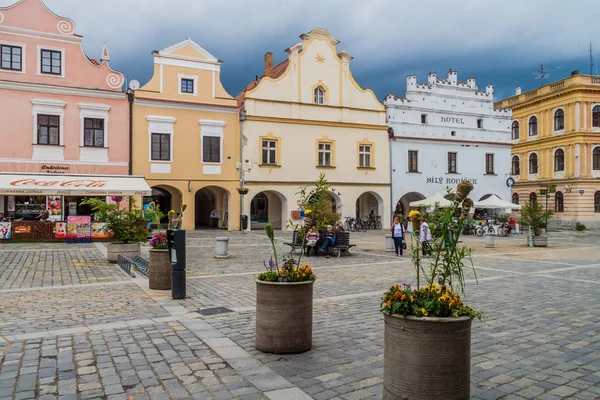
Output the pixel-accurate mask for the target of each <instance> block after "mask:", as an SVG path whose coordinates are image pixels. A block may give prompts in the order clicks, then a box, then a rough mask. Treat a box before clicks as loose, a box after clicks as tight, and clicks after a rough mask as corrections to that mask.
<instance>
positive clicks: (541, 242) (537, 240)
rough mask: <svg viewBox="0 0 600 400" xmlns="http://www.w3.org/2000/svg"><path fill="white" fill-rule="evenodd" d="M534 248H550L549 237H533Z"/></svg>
mask: <svg viewBox="0 0 600 400" xmlns="http://www.w3.org/2000/svg"><path fill="white" fill-rule="evenodd" d="M533 247H548V237H547V236H534V237H533Z"/></svg>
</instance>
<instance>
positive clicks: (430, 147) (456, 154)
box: [384, 70, 511, 216]
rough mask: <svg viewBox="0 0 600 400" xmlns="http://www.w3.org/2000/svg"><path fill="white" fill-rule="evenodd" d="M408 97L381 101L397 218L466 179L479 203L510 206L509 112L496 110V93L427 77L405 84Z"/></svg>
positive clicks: (471, 83) (451, 76) (454, 77)
mask: <svg viewBox="0 0 600 400" xmlns="http://www.w3.org/2000/svg"><path fill="white" fill-rule="evenodd" d="M406 87H407V89H406V97H397V96H394V95H388V96H387V97H386V99H385V101H384V103H385V107H386V111H387V121H388V125H389V126H390V128H391V129H390V142H391V153H392V197H393V201H394V205H395V206H396V213H397V214H403V215H404V216H406V215H408V211H409V204H410V202H412V201H417V200H422V199H425V198H427V197H429V196H432V195H434V194H435V193H442V194H445V188H446V187H448V186H455V185H456V184H458V183H459V182H460V181H461V180H464V179H467V180H469V181H471V182H472V183H473V185H474V191H473V198H474V199H475V200H476V201H477V200H480V199H483V198H486V197H488V196H489V195H492V194H495V195H497V196H499V197H500V198H502V199H503V200H506V201H510V188H509V187H508V185H507V183H506V182H507V179H508V178H509V177H510V149H511V142H510V124H511V113H510V110H500V109H494V106H493V98H494V88H493V86H492V85H487V86H486V88H485V91H481V90H479V89H478V88H477V85H476V81H475V79H473V78H469V79H468V80H467V82H459V81H458V74H457V72H456V71H454V70H450V71H449V73H448V78H447V79H442V78H439V77H438V76H437V75H436V74H435V73H429V75H428V80H427V83H418V82H417V77H416V75H409V76H408V77H407V81H406Z"/></svg>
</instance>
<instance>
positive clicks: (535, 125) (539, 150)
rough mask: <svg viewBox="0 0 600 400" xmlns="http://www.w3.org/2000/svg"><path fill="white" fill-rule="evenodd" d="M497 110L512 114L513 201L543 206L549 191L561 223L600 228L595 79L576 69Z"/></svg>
mask: <svg viewBox="0 0 600 400" xmlns="http://www.w3.org/2000/svg"><path fill="white" fill-rule="evenodd" d="M496 106H497V107H499V108H511V109H512V113H513V121H512V139H513V144H514V146H513V148H512V156H511V157H512V159H511V176H512V178H513V179H514V180H515V185H514V186H513V190H512V196H513V202H514V203H519V202H520V203H522V204H524V203H525V202H531V201H537V202H539V203H540V204H542V205H545V203H546V194H545V191H546V190H548V189H549V190H548V192H549V198H548V205H549V208H551V209H553V210H554V211H555V212H556V219H557V221H558V223H559V224H560V225H562V226H572V225H575V224H576V223H577V222H580V223H583V224H585V225H587V227H588V228H592V229H600V76H589V75H579V74H578V72H576V71H575V72H573V73H572V75H571V76H570V77H568V78H566V79H563V80H561V81H558V82H555V83H551V84H548V85H545V86H542V87H540V88H538V89H536V90H532V91H529V92H526V93H521V91H520V89H519V88H517V94H516V95H515V96H513V97H510V98H508V99H506V100H503V101H501V102H499V103H497V104H496ZM554 189H555V193H553V192H554Z"/></svg>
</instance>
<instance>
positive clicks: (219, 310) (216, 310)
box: [196, 307, 233, 315]
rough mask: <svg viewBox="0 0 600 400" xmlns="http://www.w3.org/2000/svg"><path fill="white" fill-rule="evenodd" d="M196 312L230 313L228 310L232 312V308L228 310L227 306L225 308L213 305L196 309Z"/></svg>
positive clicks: (204, 313) (208, 313)
mask: <svg viewBox="0 0 600 400" xmlns="http://www.w3.org/2000/svg"><path fill="white" fill-rule="evenodd" d="M196 312H197V313H198V314H200V315H218V314H225V313H230V312H233V310H230V309H229V308H225V307H214V308H205V309H203V310H197V311H196Z"/></svg>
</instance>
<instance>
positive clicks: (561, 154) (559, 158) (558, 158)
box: [554, 149, 565, 172]
mask: <svg viewBox="0 0 600 400" xmlns="http://www.w3.org/2000/svg"><path fill="white" fill-rule="evenodd" d="M564 170H565V151H564V150H563V149H557V150H556V151H555V152H554V172H562V171H564Z"/></svg>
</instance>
